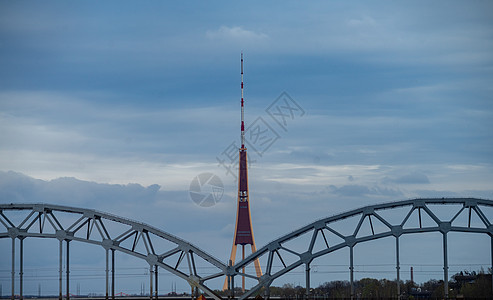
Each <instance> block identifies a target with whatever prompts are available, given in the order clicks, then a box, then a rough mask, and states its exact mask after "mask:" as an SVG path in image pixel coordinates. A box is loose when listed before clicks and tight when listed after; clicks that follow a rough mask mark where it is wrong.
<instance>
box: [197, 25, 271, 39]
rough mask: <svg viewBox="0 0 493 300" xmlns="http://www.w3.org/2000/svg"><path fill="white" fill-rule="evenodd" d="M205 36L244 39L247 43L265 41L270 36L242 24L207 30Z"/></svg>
mask: <svg viewBox="0 0 493 300" xmlns="http://www.w3.org/2000/svg"><path fill="white" fill-rule="evenodd" d="M205 36H206V37H207V38H208V39H211V40H230V41H235V42H239V41H243V42H247V43H249V42H259V41H264V40H266V39H268V38H269V36H268V35H267V34H265V33H262V32H255V31H252V30H247V29H244V28H243V27H241V26H233V27H228V26H221V27H219V29H215V30H207V31H206V33H205Z"/></svg>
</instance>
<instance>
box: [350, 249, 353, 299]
mask: <svg viewBox="0 0 493 300" xmlns="http://www.w3.org/2000/svg"><path fill="white" fill-rule="evenodd" d="M353 248H354V246H349V279H350V284H351V300H352V299H354V257H353Z"/></svg>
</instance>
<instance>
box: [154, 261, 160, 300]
mask: <svg viewBox="0 0 493 300" xmlns="http://www.w3.org/2000/svg"><path fill="white" fill-rule="evenodd" d="M154 283H155V284H154V285H155V287H154V289H155V291H156V300H158V297H159V296H158V294H159V292H158V291H159V289H158V267H157V265H155V266H154Z"/></svg>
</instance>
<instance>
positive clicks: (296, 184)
mask: <svg viewBox="0 0 493 300" xmlns="http://www.w3.org/2000/svg"><path fill="white" fill-rule="evenodd" d="M492 14H493V7H492V4H491V3H490V2H488V1H474V2H463V1H452V2H451V1H434V2H432V3H430V2H428V1H412V2H399V3H397V2H385V1H374V2H365V1H356V2H335V1H315V2H310V3H299V2H296V1H287V2H282V4H281V3H278V2H271V3H264V2H262V3H259V2H250V3H248V4H246V3H242V4H240V3H229V2H214V3H209V2H199V1H193V2H189V3H187V5H184V4H182V3H178V2H157V1H146V2H134V1H105V2H103V3H101V2H97V1H84V2H66V1H48V2H34V1H15V2H14V1H1V2H0V136H1V137H2V142H1V146H0V171H1V172H2V173H0V174H1V178H2V181H1V182H0V184H1V186H0V188H1V190H0V191H1V195H2V196H1V197H2V198H0V201H1V202H4V203H7V202H40V201H43V202H54V203H57V204H66V205H73V206H80V207H90V208H95V209H98V210H103V211H109V212H112V213H115V214H119V215H123V216H126V217H130V218H133V219H137V220H141V221H143V222H146V223H149V224H152V225H156V226H158V227H160V228H163V229H164V230H167V231H169V232H171V233H174V234H176V235H178V236H181V237H183V238H185V239H189V240H192V241H194V243H195V244H197V245H198V246H201V247H203V248H205V249H206V250H208V251H209V252H213V253H216V254H217V255H216V256H217V257H220V258H222V257H227V256H228V254H229V253H228V252H229V247H230V244H231V240H232V232H233V228H234V205H235V199H234V194H235V190H236V183H235V181H234V178H233V177H232V176H230V175H228V174H227V173H226V172H225V169H224V168H222V167H221V166H219V165H218V163H217V157H220V156H221V153H223V151H225V149H227V147H228V146H229V145H230V144H231V143H232V142H234V141H237V142H238V141H239V137H240V135H239V116H240V112H239V99H240V90H239V87H240V84H239V82H240V74H239V68H240V62H239V58H240V53H241V52H242V51H243V53H244V57H245V99H246V122H247V126H248V124H249V122H254V120H256V119H257V118H259V117H260V118H261V119H262V120H263V121H265V122H266V123H268V124H269V125H270V126H271V127H272V130H273V131H274V132H276V133H277V134H278V136H279V138H278V139H277V140H276V141H275V143H273V144H272V145H271V146H270V147H269V148H268V149H266V151H265V152H264V153H263V155H262V156H261V157H260V156H258V155H256V154H255V153H254V152H253V151H251V149H250V155H251V160H252V161H254V162H253V163H252V165H251V167H250V172H249V175H250V188H251V200H252V213H253V215H254V216H253V219H254V230H255V231H256V235H255V236H256V239H257V244H258V246H261V245H263V244H265V243H267V242H268V241H270V240H271V239H273V238H275V237H276V236H279V235H282V234H284V233H286V232H288V231H290V230H292V229H294V228H297V227H299V226H301V225H303V224H306V223H309V222H310V221H312V220H314V219H316V218H321V217H324V216H327V215H332V214H334V213H337V212H342V211H345V210H349V209H354V208H357V207H360V206H363V205H368V204H375V203H379V202H385V201H397V200H403V199H408V198H415V197H462V196H466V197H481V198H488V199H493V188H492V181H493V131H492V130H491V128H493V102H492V96H491V95H492V88H491V82H492V79H493V72H492V66H493V54H492V53H493V39H492V36H493V26H492V21H491V20H493V16H492ZM283 92H286V93H287V95H289V96H290V97H291V98H292V99H293V100H294V101H295V102H296V103H297V104H298V105H299V106H300V107H301V108H302V109H303V111H304V114H303V115H302V116H300V115H296V116H295V117H293V118H292V119H289V123H288V125H287V130H284V129H283V128H281V127H280V126H279V124H277V123H276V122H274V120H273V119H272V118H271V117H270V116H269V114H268V112H267V110H268V107H270V105H271V104H272V103H274V102H275V101H276V99H277V98H278V97H279V96H280V95H281V94H282V93H283ZM250 124H251V123H250ZM9 171H13V172H16V173H12V172H9ZM202 172H212V173H214V174H216V175H218V176H219V177H220V178H221V179H222V181H223V182H224V185H225V194H224V196H223V198H222V199H221V202H220V203H219V204H217V205H216V206H213V207H210V208H203V207H198V206H196V205H195V204H194V203H193V202H192V201H191V200H190V199H189V196H188V188H189V185H190V182H191V181H192V179H193V178H194V177H195V176H196V175H198V174H200V173H202ZM18 173H22V174H24V175H25V176H28V177H30V178H27V179H26V177H23V175H20V174H18ZM58 178H62V179H58ZM35 179H39V180H42V181H39V180H35ZM26 182H37V184H28V183H26ZM88 182H89V183H88ZM129 184H138V185H140V186H141V188H142V189H145V188H147V187H149V188H148V189H149V193H147V194H146V193H142V191H141V190H139V189H134V188H132V187H135V185H129ZM153 185H159V187H160V189H159V190H156V189H155V186H153ZM40 186H49V188H43V189H41V188H40ZM75 187H76V188H75ZM74 189H75V190H78V191H80V192H79V193H77V196H74V193H73V191H74ZM95 189H96V190H98V191H101V190H104V192H99V194H98V192H95ZM46 190H50V192H46ZM133 193H135V194H133ZM122 194H125V195H126V196H125V197H122V196H121V195H122ZM103 195H104V196H103ZM133 195H135V197H134V196H133ZM101 197H104V198H105V200H104V201H101V199H100V198H101ZM136 198H138V199H139V200H137V199H136ZM143 203H144V204H145V205H144V206H145V207H146V208H145V209H144V208H142V204H143ZM115 204H121V205H118V206H115ZM267 211H268V212H269V213H266V212H267ZM177 212H178V214H177ZM179 214H187V215H189V216H190V219H194V218H197V217H203V216H210V217H209V218H210V219H211V221H210V228H201V229H200V230H201V233H200V234H198V235H197V228H196V227H195V226H193V224H189V223H185V224H184V223H183V222H180V219H179V218H177V217H176V215H179ZM208 241H214V243H210V242H208ZM488 243H489V242H488ZM488 243H486V245H489V244H488ZM437 252H438V254H439V253H440V251H439V250H438V251H437ZM488 253H489V248H486V249H484V251H482V252H481V255H483V257H484V261H485V262H486V263H489V260H490V258H489V256H488V255H489V254H488ZM7 265H8V264H7ZM425 279H426V278H423V280H425Z"/></svg>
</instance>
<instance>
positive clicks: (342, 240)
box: [232, 198, 493, 299]
mask: <svg viewBox="0 0 493 300" xmlns="http://www.w3.org/2000/svg"><path fill="white" fill-rule="evenodd" d="M440 204H442V205H454V206H456V207H457V211H456V212H455V213H454V214H452V215H451V216H450V218H448V219H443V218H442V219H441V218H439V217H438V216H437V215H436V214H435V213H434V212H433V210H432V209H430V207H431V206H435V205H440ZM482 207H493V201H491V200H483V199H474V198H462V199H458V198H452V199H449V198H439V199H414V200H406V201H399V202H391V203H385V204H378V205H371V206H366V207H362V208H359V209H355V210H352V211H348V212H345V213H341V214H338V215H334V216H331V217H328V218H325V219H321V220H318V221H315V222H313V223H311V224H309V225H306V226H304V227H302V228H300V229H298V230H295V231H293V232H291V233H289V234H287V235H285V236H283V237H280V238H278V239H276V240H274V241H272V242H270V243H269V244H267V245H266V246H264V247H262V248H260V249H258V250H257V252H255V253H253V254H252V255H250V256H248V257H247V258H245V259H244V260H242V261H241V262H238V263H237V264H235V265H234V267H233V271H232V275H234V276H245V277H247V278H252V279H255V280H257V281H258V284H257V285H256V286H254V287H253V288H251V289H250V290H249V291H247V292H246V293H245V294H244V295H242V296H241V297H240V299H245V298H248V297H249V296H251V295H253V294H255V293H257V292H258V291H259V290H260V289H261V288H262V287H269V286H270V285H271V283H272V282H273V281H274V280H275V279H276V278H278V277H280V276H282V275H284V274H286V273H288V272H290V271H291V270H293V269H295V268H297V267H299V266H301V265H303V264H305V265H307V266H308V265H309V264H310V263H311V262H312V261H313V260H314V259H315V258H317V257H320V256H323V255H327V254H330V253H332V252H334V251H336V250H339V249H342V248H345V247H349V248H350V249H352V248H353V247H354V246H355V245H356V244H358V243H363V242H367V241H370V240H376V239H381V238H385V237H389V236H394V237H396V238H398V237H400V236H401V235H403V234H413V233H425V232H441V233H442V234H444V235H446V234H447V233H448V232H453V231H455V232H469V233H484V234H488V235H489V236H491V237H492V238H493V225H492V222H493V220H491V219H488V217H487V216H486V215H485V213H484V212H483V210H482ZM392 209H404V210H405V213H404V214H403V217H402V219H400V220H399V221H398V222H396V221H395V220H393V221H392V222H391V221H390V220H387V218H386V217H384V213H383V211H384V210H386V211H389V210H392ZM406 209H407V211H406ZM463 214H466V216H467V217H466V218H468V222H466V223H465V224H458V222H457V220H458V217H459V216H462V215H463ZM472 215H475V218H476V219H479V221H478V222H476V223H475V224H471V216H472ZM348 218H353V219H355V220H356V222H355V224H356V226H354V227H353V228H354V229H353V228H349V229H350V230H349V233H348V232H343V231H342V230H341V229H339V228H336V227H335V224H336V223H337V222H339V221H343V220H345V219H348ZM414 218H416V219H417V220H414ZM424 218H426V219H427V220H428V222H427V223H423V222H422V219H424ZM411 221H413V222H414V223H415V224H416V225H415V226H412V225H409V224H411V223H412V222H411ZM377 223H378V225H379V227H378V229H379V230H378V231H377V230H376V228H375V225H376V224H377ZM347 227H348V226H346V228H345V229H348V228H347ZM329 234H330V235H332V236H334V237H335V238H336V240H338V242H336V243H329V241H328V239H327V238H326V236H327V235H329ZM300 236H305V237H306V236H308V237H309V239H308V240H309V242H308V243H306V245H305V248H304V249H303V250H302V251H300V250H295V249H293V248H291V247H290V246H289V245H290V243H291V242H292V241H293V240H296V239H297V238H299V237H300ZM316 242H318V243H319V244H321V245H324V246H323V247H322V249H320V248H317V249H315V248H314V245H315V243H316ZM281 252H282V253H281ZM283 255H284V256H290V258H291V261H290V262H286V259H285V258H284V259H283ZM293 257H294V259H292V258H293ZM259 258H264V259H266V261H267V263H266V266H265V267H264V270H265V273H264V275H263V276H262V277H257V276H255V274H254V273H252V272H251V273H248V272H247V273H245V274H243V273H242V272H241V270H242V268H244V267H245V266H249V265H251V264H252V263H253V262H254V261H255V260H256V259H259ZM275 260H277V261H278V262H280V263H281V264H282V268H281V269H280V270H274V269H273V262H274V261H275ZM249 269H250V270H252V269H253V268H249ZM308 272H309V269H308Z"/></svg>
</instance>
